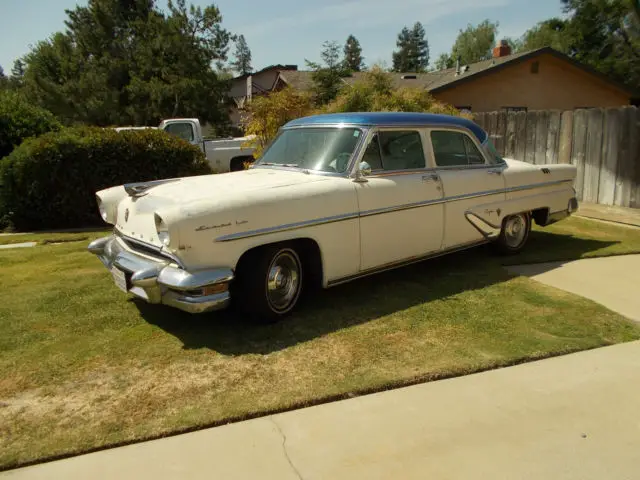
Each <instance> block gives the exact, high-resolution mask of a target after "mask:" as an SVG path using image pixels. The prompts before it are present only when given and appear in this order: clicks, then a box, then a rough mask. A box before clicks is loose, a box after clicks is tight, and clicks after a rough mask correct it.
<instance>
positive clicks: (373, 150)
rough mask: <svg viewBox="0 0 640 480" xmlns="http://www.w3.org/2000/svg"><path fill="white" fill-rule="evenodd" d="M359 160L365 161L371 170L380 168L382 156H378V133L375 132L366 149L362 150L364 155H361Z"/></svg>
mask: <svg viewBox="0 0 640 480" xmlns="http://www.w3.org/2000/svg"><path fill="white" fill-rule="evenodd" d="M361 162H367V163H368V164H369V166H370V167H371V170H372V171H375V170H382V158H381V157H380V142H379V141H378V134H377V133H376V134H375V135H374V136H373V138H372V139H371V141H370V142H369V145H368V146H367V149H366V150H365V151H364V155H362V160H361Z"/></svg>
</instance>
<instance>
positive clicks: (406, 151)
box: [378, 131, 426, 170]
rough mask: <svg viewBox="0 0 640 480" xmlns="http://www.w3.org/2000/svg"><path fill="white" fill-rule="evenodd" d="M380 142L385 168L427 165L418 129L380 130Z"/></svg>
mask: <svg viewBox="0 0 640 480" xmlns="http://www.w3.org/2000/svg"><path fill="white" fill-rule="evenodd" d="M378 136H379V140H378V141H379V143H380V153H381V156H382V168H383V169H384V170H411V169H414V168H424V167H425V165H426V162H425V158H424V149H423V147H422V140H421V139H420V133H419V132H416V131H388V132H380V133H379V134H378Z"/></svg>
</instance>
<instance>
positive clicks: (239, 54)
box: [231, 35, 253, 75]
mask: <svg viewBox="0 0 640 480" xmlns="http://www.w3.org/2000/svg"><path fill="white" fill-rule="evenodd" d="M235 43H236V50H235V53H234V57H235V60H234V61H233V62H231V67H232V68H233V69H234V70H235V71H236V72H238V73H239V74H240V75H246V74H247V73H251V72H252V71H253V68H252V67H251V50H250V49H249V45H247V40H246V39H245V38H244V35H239V36H238V37H236V39H235Z"/></svg>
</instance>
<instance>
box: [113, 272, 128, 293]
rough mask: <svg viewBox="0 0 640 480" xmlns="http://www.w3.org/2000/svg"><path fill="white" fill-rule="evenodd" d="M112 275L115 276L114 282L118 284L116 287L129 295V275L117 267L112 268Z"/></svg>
mask: <svg viewBox="0 0 640 480" xmlns="http://www.w3.org/2000/svg"><path fill="white" fill-rule="evenodd" d="M111 275H112V276H113V282H114V283H115V284H116V287H118V288H119V289H120V290H122V291H123V292H125V293H127V292H128V291H129V289H128V288H127V275H126V274H125V273H124V272H123V271H122V270H118V269H117V268H116V267H112V268H111Z"/></svg>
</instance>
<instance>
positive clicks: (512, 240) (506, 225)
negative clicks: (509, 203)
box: [496, 213, 531, 255]
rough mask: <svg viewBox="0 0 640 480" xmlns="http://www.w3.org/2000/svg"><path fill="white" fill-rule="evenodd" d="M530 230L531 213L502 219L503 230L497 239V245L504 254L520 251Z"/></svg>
mask: <svg viewBox="0 0 640 480" xmlns="http://www.w3.org/2000/svg"><path fill="white" fill-rule="evenodd" d="M530 232H531V215H530V214H529V213H517V214H515V215H509V216H508V217H506V218H505V219H504V220H503V221H502V230H501V231H500V236H499V237H498V240H497V241H496V246H497V247H498V250H499V251H500V252H501V253H503V254H507V255H510V254H515V253H518V252H520V251H521V250H522V249H523V248H524V246H525V244H526V243H527V240H528V239H529V233H530Z"/></svg>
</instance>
